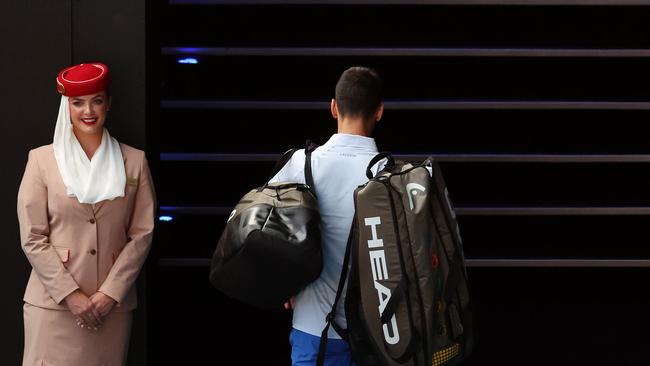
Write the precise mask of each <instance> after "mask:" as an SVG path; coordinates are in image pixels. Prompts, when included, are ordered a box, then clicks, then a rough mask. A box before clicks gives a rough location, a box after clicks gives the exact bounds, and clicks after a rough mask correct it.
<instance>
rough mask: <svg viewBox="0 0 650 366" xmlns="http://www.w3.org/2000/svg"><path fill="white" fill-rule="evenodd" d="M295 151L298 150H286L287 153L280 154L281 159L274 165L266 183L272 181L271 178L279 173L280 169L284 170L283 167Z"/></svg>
mask: <svg viewBox="0 0 650 366" xmlns="http://www.w3.org/2000/svg"><path fill="white" fill-rule="evenodd" d="M296 151H298V149H291V150H288V151H287V152H285V153H284V154H282V157H280V160H278V161H277V163H275V166H274V167H273V170H271V174H270V175H269V179H267V180H266V181H267V182H268V181H270V180H271V179H273V177H275V175H276V174H278V173H279V172H280V170H282V168H284V166H285V165H286V164H287V163H288V162H289V160H290V159H291V157H292V156H293V153H295V152H296Z"/></svg>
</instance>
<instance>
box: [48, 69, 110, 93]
mask: <svg viewBox="0 0 650 366" xmlns="http://www.w3.org/2000/svg"><path fill="white" fill-rule="evenodd" d="M110 84H111V75H110V74H109V73H108V67H107V66H106V65H104V64H102V63H99V62H96V63H89V64H79V65H75V66H70V67H68V68H65V69H63V70H61V72H59V75H58V76H57V77H56V90H57V91H58V92H59V93H61V94H63V95H65V96H68V97H78V96H81V95H88V94H92V93H97V92H100V91H102V90H106V89H107V88H108V86H109V85H110Z"/></svg>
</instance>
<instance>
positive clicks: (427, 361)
mask: <svg viewBox="0 0 650 366" xmlns="http://www.w3.org/2000/svg"><path fill="white" fill-rule="evenodd" d="M384 158H387V159H388V162H387V164H386V168H384V169H383V170H382V171H380V172H379V173H378V174H377V175H376V176H374V177H373V175H372V172H371V170H370V167H372V166H373V165H374V164H375V163H377V162H379V161H380V160H382V159H384ZM367 175H368V178H369V181H368V183H366V184H365V185H363V186H360V187H359V188H357V189H356V191H355V193H354V202H355V209H356V212H355V217H354V221H353V224H352V229H351V233H350V239H349V242H348V248H347V252H348V253H347V255H346V258H349V260H350V261H351V265H350V266H349V267H350V276H349V279H348V285H347V292H346V300H345V311H346V318H347V325H348V326H347V330H342V329H340V326H338V325H337V324H334V323H333V322H334V316H333V314H334V311H335V310H334V309H336V303H337V302H338V298H339V297H340V292H342V291H343V287H344V285H343V283H344V281H345V277H346V273H345V272H346V270H347V269H348V264H347V263H345V264H344V266H343V270H342V272H343V273H342V275H341V278H342V279H341V281H340V283H339V289H338V290H339V292H338V296H337V298H336V301H335V304H334V307H333V308H332V309H333V310H332V312H331V313H330V315H329V316H328V325H327V326H326V329H327V328H328V327H329V325H330V323H332V326H333V327H334V328H335V329H336V330H337V331H339V333H340V334H341V336H342V337H343V338H344V339H346V340H347V341H348V342H349V344H350V348H351V350H352V357H353V358H354V360H355V362H356V363H357V365H358V366H375V365H382V366H392V365H409V366H416V365H422V366H425V365H426V366H429V365H434V366H437V365H445V366H447V365H454V364H457V363H459V362H460V361H461V360H463V359H464V358H465V357H467V356H468V355H469V353H470V352H471V351H472V347H473V343H474V341H473V339H474V329H473V320H472V309H471V301H470V295H469V290H468V286H467V273H466V270H465V261H464V255H463V246H462V241H461V237H460V234H459V230H458V224H457V222H456V216H455V214H454V210H453V208H452V206H451V202H450V200H449V194H448V192H447V188H446V185H445V182H444V179H443V177H442V174H441V170H440V168H439V166H438V164H437V163H436V162H434V161H433V159H432V158H429V159H427V160H425V161H424V162H423V163H420V164H410V163H405V162H402V161H395V160H394V159H393V158H392V157H391V156H390V155H389V154H386V153H382V154H379V155H377V156H376V157H375V158H374V159H373V160H372V161H371V162H370V165H369V167H368V170H367ZM323 334H326V333H325V332H324V333H323ZM323 343H326V340H325V341H323V342H321V345H322V344H323ZM320 353H323V354H321V355H320V358H321V359H322V358H323V357H324V350H323V347H321V352H320Z"/></svg>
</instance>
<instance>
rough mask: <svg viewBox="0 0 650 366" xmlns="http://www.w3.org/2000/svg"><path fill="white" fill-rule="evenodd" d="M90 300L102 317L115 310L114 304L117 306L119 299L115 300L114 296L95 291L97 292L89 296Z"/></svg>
mask: <svg viewBox="0 0 650 366" xmlns="http://www.w3.org/2000/svg"><path fill="white" fill-rule="evenodd" d="M88 301H89V302H90V303H91V304H92V307H93V308H94V309H95V310H97V311H98V312H99V314H100V315H101V316H102V317H105V316H106V315H108V313H110V312H111V310H113V306H115V304H116V303H117V301H115V300H113V298H112V297H110V296H108V295H106V294H104V293H103V292H95V294H93V295H92V296H91V297H89V298H88Z"/></svg>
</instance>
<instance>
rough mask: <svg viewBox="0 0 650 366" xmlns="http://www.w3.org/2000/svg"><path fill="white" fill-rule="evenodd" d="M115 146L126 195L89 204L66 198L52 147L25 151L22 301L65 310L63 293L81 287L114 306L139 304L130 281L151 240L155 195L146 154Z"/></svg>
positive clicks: (20, 211)
mask: <svg viewBox="0 0 650 366" xmlns="http://www.w3.org/2000/svg"><path fill="white" fill-rule="evenodd" d="M120 148H121V150H122V156H123V157H124V166H125V168H126V177H127V178H126V189H125V196H124V197H119V198H116V199H114V200H110V201H101V202H98V203H97V204H95V205H94V207H93V205H90V204H82V203H79V201H78V200H77V198H76V197H68V196H67V194H66V188H65V185H64V184H63V180H62V178H61V175H60V173H59V169H58V166H57V163H56V159H55V158H54V149H53V147H52V145H46V146H41V147H39V148H37V149H34V150H32V151H30V152H29V159H28V161H27V167H26V168H25V174H24V176H23V180H22V182H21V184H20V189H19V191H18V221H19V222H20V237H21V243H22V248H23V250H24V252H25V255H26V256H27V259H28V260H29V262H30V263H31V265H32V272H31V275H30V277H29V282H28V283H27V289H26V290H25V296H24V298H23V300H24V301H25V302H27V303H29V304H32V305H34V306H38V307H42V308H47V309H58V310H67V307H66V306H65V304H64V303H62V301H63V299H64V298H65V297H66V296H68V295H69V294H70V293H71V292H73V291H75V290H76V289H81V290H82V291H83V292H84V293H85V294H86V295H88V296H90V295H92V294H94V293H95V292H97V291H101V292H103V293H104V294H106V295H108V296H110V297H111V298H113V299H115V300H116V301H117V303H118V306H117V307H115V308H114V311H118V312H123V311H130V310H133V309H134V308H135V307H136V303H137V299H136V291H135V285H134V282H135V280H136V278H137V276H138V273H139V271H140V268H142V265H143V263H144V261H145V259H146V257H147V253H148V252H149V248H150V246H151V239H152V234H153V228H154V215H155V196H154V188H153V183H152V181H151V174H150V172H149V166H148V164H147V160H146V157H145V155H144V152H143V151H141V150H137V149H134V148H132V147H130V146H128V145H124V144H120Z"/></svg>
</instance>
